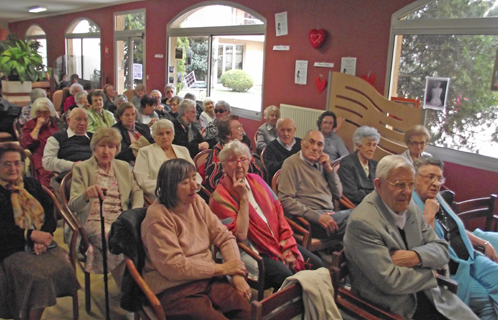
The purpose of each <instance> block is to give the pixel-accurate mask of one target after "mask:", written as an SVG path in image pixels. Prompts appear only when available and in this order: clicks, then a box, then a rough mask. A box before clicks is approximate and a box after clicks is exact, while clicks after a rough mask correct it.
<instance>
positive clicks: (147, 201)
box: [144, 194, 154, 207]
mask: <svg viewBox="0 0 498 320" xmlns="http://www.w3.org/2000/svg"><path fill="white" fill-rule="evenodd" d="M153 202H154V201H152V199H151V198H149V197H147V196H146V195H145V194H144V205H145V206H146V207H149V206H150V205H151V204H152V203H153Z"/></svg>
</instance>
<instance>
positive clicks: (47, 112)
mask: <svg viewBox="0 0 498 320" xmlns="http://www.w3.org/2000/svg"><path fill="white" fill-rule="evenodd" d="M36 115H37V116H49V115H50V111H48V110H45V111H40V110H38V111H36Z"/></svg>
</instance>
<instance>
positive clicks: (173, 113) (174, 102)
mask: <svg viewBox="0 0 498 320" xmlns="http://www.w3.org/2000/svg"><path fill="white" fill-rule="evenodd" d="M182 101H183V99H182V98H180V97H179V96H174V97H172V98H171V99H170V100H169V105H168V106H169V108H170V109H171V110H170V111H168V112H166V113H165V114H164V119H168V120H170V121H173V120H175V119H176V118H177V117H178V107H179V106H180V103H181V102H182Z"/></svg>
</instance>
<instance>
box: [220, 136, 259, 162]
mask: <svg viewBox="0 0 498 320" xmlns="http://www.w3.org/2000/svg"><path fill="white" fill-rule="evenodd" d="M241 154H243V155H245V156H246V157H247V159H252V155H251V150H249V147H248V146H247V145H246V144H244V143H242V142H240V141H239V140H232V141H230V142H228V143H227V144H225V146H224V147H223V150H221V152H220V154H218V159H220V162H221V164H223V165H224V166H225V165H226V164H227V160H228V158H229V157H230V156H237V155H241Z"/></svg>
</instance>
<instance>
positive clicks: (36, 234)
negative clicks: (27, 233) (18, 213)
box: [31, 230, 52, 247]
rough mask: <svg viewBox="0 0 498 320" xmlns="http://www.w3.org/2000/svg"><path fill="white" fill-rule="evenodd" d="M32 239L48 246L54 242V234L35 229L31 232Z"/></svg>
mask: <svg viewBox="0 0 498 320" xmlns="http://www.w3.org/2000/svg"><path fill="white" fill-rule="evenodd" d="M31 240H32V241H33V242H34V243H35V244H36V243H38V244H41V245H44V246H45V247H48V246H49V245H50V244H51V243H52V235H51V234H50V233H48V232H44V231H38V230H33V232H31Z"/></svg>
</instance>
